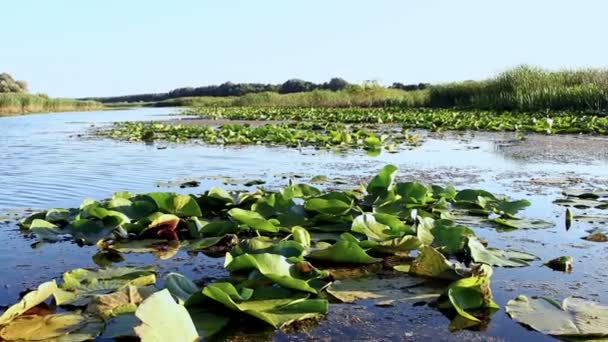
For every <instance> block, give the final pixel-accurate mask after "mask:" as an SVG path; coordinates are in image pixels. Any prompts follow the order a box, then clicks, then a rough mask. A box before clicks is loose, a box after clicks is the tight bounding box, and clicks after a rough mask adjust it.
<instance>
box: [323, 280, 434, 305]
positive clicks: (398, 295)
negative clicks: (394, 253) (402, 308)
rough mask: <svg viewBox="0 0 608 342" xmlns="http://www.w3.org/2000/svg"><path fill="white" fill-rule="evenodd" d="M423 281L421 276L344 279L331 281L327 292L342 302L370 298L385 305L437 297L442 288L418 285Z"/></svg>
mask: <svg viewBox="0 0 608 342" xmlns="http://www.w3.org/2000/svg"><path fill="white" fill-rule="evenodd" d="M425 282H426V280H425V279H423V278H416V277H411V276H401V277H387V278H379V277H377V276H376V277H372V278H359V279H344V280H338V281H335V282H333V283H332V284H331V285H330V286H329V287H328V288H327V292H328V293H329V294H331V295H332V296H333V297H335V298H336V299H338V300H340V301H341V302H343V303H353V302H356V301H359V300H364V299H371V300H374V301H375V302H376V303H380V304H381V305H385V304H387V303H392V302H395V301H400V302H405V301H407V302H411V301H416V302H418V301H422V300H434V299H437V298H438V297H439V295H440V294H441V292H442V289H439V290H437V289H435V288H432V287H428V286H419V285H421V284H424V283H425Z"/></svg>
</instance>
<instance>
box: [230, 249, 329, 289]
mask: <svg viewBox="0 0 608 342" xmlns="http://www.w3.org/2000/svg"><path fill="white" fill-rule="evenodd" d="M224 266H225V267H226V269H227V270H229V271H241V270H251V269H256V270H258V271H259V272H260V273H261V274H263V275H264V276H265V277H267V278H269V279H271V280H272V281H274V282H276V283H277V284H279V285H281V286H283V287H286V288H290V289H294V290H300V291H304V292H310V293H317V290H316V289H315V288H313V287H312V286H311V285H310V284H309V281H310V280H311V279H314V278H318V276H319V275H320V274H313V275H312V277H311V278H306V279H303V277H302V276H304V275H303V274H300V273H301V272H298V269H297V267H296V265H294V264H292V263H290V262H288V261H287V258H285V257H284V256H282V255H278V254H270V253H260V254H243V255H239V256H237V257H235V258H232V256H231V255H230V254H227V255H226V262H225V264H224ZM301 277H302V278H301Z"/></svg>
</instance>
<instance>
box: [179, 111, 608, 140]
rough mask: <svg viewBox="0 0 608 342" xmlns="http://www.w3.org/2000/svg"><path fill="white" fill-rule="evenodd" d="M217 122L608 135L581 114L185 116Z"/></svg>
mask: <svg viewBox="0 0 608 342" xmlns="http://www.w3.org/2000/svg"><path fill="white" fill-rule="evenodd" d="M184 114H189V115H199V116H201V117H205V118H212V119H233V120H237V119H238V120H289V121H291V120H294V121H306V122H313V121H315V122H339V123H397V124H401V125H403V127H404V128H424V129H429V130H432V131H441V130H484V131H522V132H537V133H547V134H559V133H597V134H606V133H608V117H606V116H601V115H594V114H593V113H578V112H548V113H540V112H496V111H483V110H459V109H442V108H394V107H384V108H269V107H198V108H190V109H188V110H186V111H185V112H184Z"/></svg>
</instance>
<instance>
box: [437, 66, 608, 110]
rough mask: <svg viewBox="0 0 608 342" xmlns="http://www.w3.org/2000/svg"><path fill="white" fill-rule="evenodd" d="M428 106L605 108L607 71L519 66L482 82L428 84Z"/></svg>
mask: <svg viewBox="0 0 608 342" xmlns="http://www.w3.org/2000/svg"><path fill="white" fill-rule="evenodd" d="M428 101H429V106H430V107H467V108H475V109H493V110H524V111H525V110H585V111H600V112H606V111H607V110H608V70H607V69H578V70H560V71H548V70H544V69H541V68H536V67H530V66H526V65H524V66H519V67H516V68H514V69H511V70H508V71H506V72H503V73H501V74H499V75H498V76H496V77H494V78H491V79H488V80H484V81H467V82H457V83H450V84H444V85H437V86H432V87H430V92H429V99H428Z"/></svg>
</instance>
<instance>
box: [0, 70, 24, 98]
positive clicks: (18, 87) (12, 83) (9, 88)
mask: <svg viewBox="0 0 608 342" xmlns="http://www.w3.org/2000/svg"><path fill="white" fill-rule="evenodd" d="M26 92H27V83H25V81H16V80H15V79H13V77H12V76H11V75H9V74H7V73H2V74H0V93H26Z"/></svg>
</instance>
